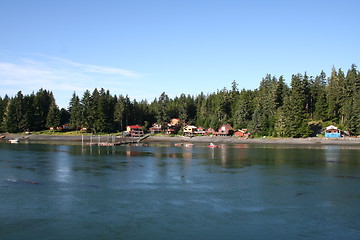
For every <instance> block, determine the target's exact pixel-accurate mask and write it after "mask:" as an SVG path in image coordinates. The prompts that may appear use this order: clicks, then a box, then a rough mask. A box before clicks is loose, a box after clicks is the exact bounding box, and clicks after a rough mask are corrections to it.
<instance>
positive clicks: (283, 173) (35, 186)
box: [0, 142, 360, 240]
mask: <svg viewBox="0 0 360 240" xmlns="http://www.w3.org/2000/svg"><path fill="white" fill-rule="evenodd" d="M0 239H3V240H12V239H37V240H39V239H327V240H328V239H337V240H338V239H360V147H343V146H318V147H314V146H312V147H308V146H302V147H294V146H271V145H247V144H238V145H225V146H224V148H217V149H209V148H207V147H206V145H201V144H199V145H195V147H193V148H185V147H175V146H174V145H173V144H163V143H157V144H155V143H153V144H150V145H149V146H117V147H89V146H79V145H65V144H41V143H39V144H8V143H5V142H3V143H0Z"/></svg>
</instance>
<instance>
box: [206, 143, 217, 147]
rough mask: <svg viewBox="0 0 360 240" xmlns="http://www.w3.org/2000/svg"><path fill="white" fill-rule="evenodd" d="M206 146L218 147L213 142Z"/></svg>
mask: <svg viewBox="0 0 360 240" xmlns="http://www.w3.org/2000/svg"><path fill="white" fill-rule="evenodd" d="M208 147H209V148H216V147H218V145H215V144H213V143H210V144H209V145H208Z"/></svg>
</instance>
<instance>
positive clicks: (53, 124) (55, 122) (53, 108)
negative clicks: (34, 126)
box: [46, 101, 61, 129]
mask: <svg viewBox="0 0 360 240" xmlns="http://www.w3.org/2000/svg"><path fill="white" fill-rule="evenodd" d="M60 123H61V119H60V110H59V107H58V106H57V105H56V103H55V101H53V102H51V104H50V109H49V113H48V115H47V118H46V127H47V128H53V129H56V128H57V127H59V126H60Z"/></svg>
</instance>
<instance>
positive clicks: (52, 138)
mask: <svg viewBox="0 0 360 240" xmlns="http://www.w3.org/2000/svg"><path fill="white" fill-rule="evenodd" d="M0 136H4V138H3V139H0V141H8V140H10V139H19V140H20V142H21V141H30V142H31V141H49V142H57V141H58V142H81V141H84V142H90V141H93V142H96V141H99V142H100V141H101V142H109V141H117V138H115V136H111V135H101V136H99V135H96V136H89V135H84V136H81V135H77V136H66V135H31V134H30V135H27V134H0ZM143 142H172V143H181V142H188V143H223V144H227V143H228V144H241V143H246V144H293V145H298V144H302V145H304V144H305V145H306V144H308V145H309V144H323V145H359V146H360V138H352V137H344V138H321V137H312V138H270V137H269V138H249V139H244V138H236V137H217V136H197V137H183V136H176V137H170V136H169V137H168V136H149V137H148V138H146V139H145V140H143Z"/></svg>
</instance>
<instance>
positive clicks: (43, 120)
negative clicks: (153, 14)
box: [0, 64, 360, 137]
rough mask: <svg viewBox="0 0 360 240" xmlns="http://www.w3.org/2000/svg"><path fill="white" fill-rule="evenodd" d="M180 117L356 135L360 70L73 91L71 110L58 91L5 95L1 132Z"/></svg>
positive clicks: (259, 129)
mask: <svg viewBox="0 0 360 240" xmlns="http://www.w3.org/2000/svg"><path fill="white" fill-rule="evenodd" d="M171 118H180V119H181V120H183V121H184V122H186V123H188V124H193V125H197V126H202V127H205V128H208V127H212V128H214V129H217V128H219V126H221V125H222V124H224V123H229V124H231V125H232V126H233V127H234V128H235V129H238V128H246V129H248V130H249V131H251V132H252V133H253V134H255V135H260V136H262V135H267V136H278V137H308V136H315V135H316V134H319V133H321V129H323V128H324V127H325V126H326V125H327V124H335V125H337V126H338V127H340V128H341V129H343V130H347V131H349V132H350V133H351V134H353V135H359V134H360V74H359V71H358V70H357V67H356V65H354V64H353V65H352V66H351V68H350V69H349V70H347V71H346V73H345V72H344V71H342V70H341V69H335V68H333V69H332V72H331V75H330V76H329V77H327V76H326V74H325V73H324V72H323V71H322V72H321V73H320V74H319V75H318V76H315V77H313V76H308V75H307V74H306V73H304V74H294V75H293V76H292V77H291V82H290V86H289V85H287V84H286V83H285V80H284V78H283V77H282V76H280V77H279V78H277V77H275V76H271V75H270V74H268V75H266V76H265V77H264V78H263V79H262V80H261V82H260V85H259V87H258V88H257V89H254V90H246V89H241V90H239V89H238V84H237V83H236V81H233V82H232V85H231V88H229V89H227V88H224V89H222V90H217V91H216V92H214V93H211V94H204V93H200V94H198V95H196V96H191V95H185V94H181V95H180V96H176V97H175V98H169V96H168V95H167V94H166V93H165V92H164V93H162V94H161V95H160V96H159V97H158V98H155V99H154V100H153V101H152V102H150V103H149V102H148V101H147V100H141V101H137V100H136V99H134V100H131V99H130V98H129V97H128V96H123V95H119V96H117V95H112V94H110V91H109V90H107V91H105V90H104V89H100V90H98V89H94V90H93V91H92V92H90V91H89V90H86V91H85V92H84V93H83V95H82V96H78V95H77V94H76V93H74V94H73V95H72V97H71V99H70V102H69V107H68V109H64V108H62V109H59V107H58V106H57V104H56V102H55V98H54V96H53V94H52V92H51V91H47V90H44V89H40V90H39V91H38V92H37V93H32V94H30V95H25V96H24V95H23V94H22V93H21V91H20V92H18V94H17V95H16V96H14V97H11V98H10V97H8V96H5V97H3V98H1V97H0V131H2V132H22V131H39V130H44V129H48V128H50V127H53V128H56V127H58V126H62V125H63V124H65V123H68V124H69V125H70V126H72V127H73V128H76V129H80V128H87V129H89V130H90V131H92V132H93V133H99V132H103V133H110V132H118V131H123V130H124V129H125V127H126V126H127V125H133V124H140V125H144V126H145V127H146V128H148V127H150V126H151V124H153V123H155V122H156V123H159V124H164V123H166V122H168V121H169V120H170V119H171Z"/></svg>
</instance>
